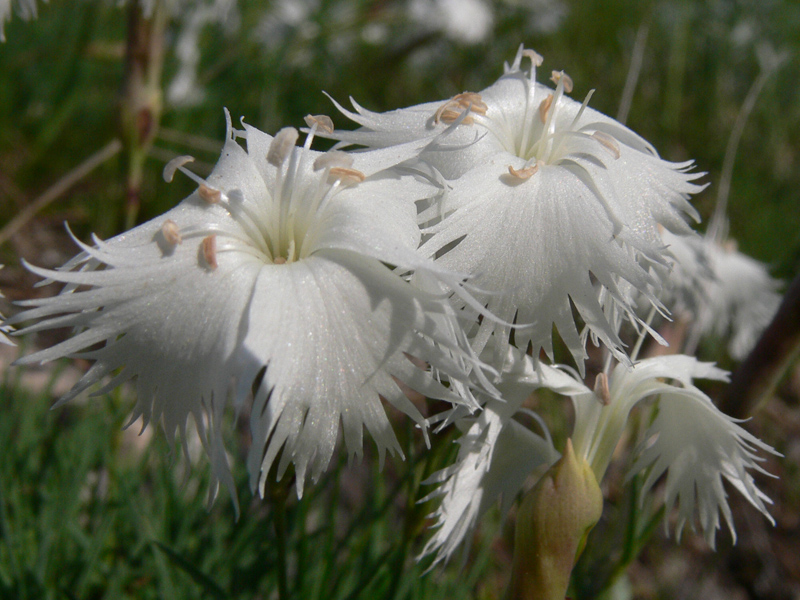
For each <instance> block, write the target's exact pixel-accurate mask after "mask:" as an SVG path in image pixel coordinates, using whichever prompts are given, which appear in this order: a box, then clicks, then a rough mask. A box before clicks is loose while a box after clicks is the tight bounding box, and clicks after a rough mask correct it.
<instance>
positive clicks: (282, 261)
mask: <svg viewBox="0 0 800 600" xmlns="http://www.w3.org/2000/svg"><path fill="white" fill-rule="evenodd" d="M272 263H273V264H275V265H285V264H286V259H285V258H284V257H283V256H279V257H278V258H276V259H275V260H273V261H272Z"/></svg>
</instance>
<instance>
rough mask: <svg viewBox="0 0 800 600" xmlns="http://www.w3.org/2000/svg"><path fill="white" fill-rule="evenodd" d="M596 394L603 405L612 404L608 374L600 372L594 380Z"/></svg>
mask: <svg viewBox="0 0 800 600" xmlns="http://www.w3.org/2000/svg"><path fill="white" fill-rule="evenodd" d="M594 395H595V396H596V397H597V399H598V400H600V403H601V404H602V405H603V406H608V405H609V404H611V391H610V390H609V389H608V376H607V375H606V374H605V373H598V374H597V377H596V378H595V380H594Z"/></svg>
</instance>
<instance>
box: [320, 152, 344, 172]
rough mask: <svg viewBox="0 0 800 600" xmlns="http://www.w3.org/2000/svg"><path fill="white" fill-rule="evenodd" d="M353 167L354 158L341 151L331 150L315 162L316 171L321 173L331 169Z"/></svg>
mask: <svg viewBox="0 0 800 600" xmlns="http://www.w3.org/2000/svg"><path fill="white" fill-rule="evenodd" d="M352 165H353V157H352V156H350V155H349V154H348V153H347V152H342V151H341V150H329V151H328V152H326V153H325V154H321V155H320V156H318V157H317V160H315V161H314V170H315V171H321V170H322V169H327V168H329V167H340V168H344V169H347V168H350V167H351V166H352Z"/></svg>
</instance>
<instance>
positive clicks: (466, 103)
mask: <svg viewBox="0 0 800 600" xmlns="http://www.w3.org/2000/svg"><path fill="white" fill-rule="evenodd" d="M452 101H453V102H456V103H457V104H458V106H459V107H460V108H468V109H469V110H470V112H474V113H475V114H478V115H485V114H486V111H487V110H489V106H488V105H487V104H486V103H485V102H484V101H483V99H482V98H481V95H480V94H478V93H476V92H463V93H461V94H457V95H455V96H453V98H452Z"/></svg>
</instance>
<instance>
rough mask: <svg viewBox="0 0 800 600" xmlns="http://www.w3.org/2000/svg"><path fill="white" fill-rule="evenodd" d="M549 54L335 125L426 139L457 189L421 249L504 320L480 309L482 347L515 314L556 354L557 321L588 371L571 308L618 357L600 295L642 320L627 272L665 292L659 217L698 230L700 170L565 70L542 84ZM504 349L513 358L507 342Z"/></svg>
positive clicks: (430, 156)
mask: <svg viewBox="0 0 800 600" xmlns="http://www.w3.org/2000/svg"><path fill="white" fill-rule="evenodd" d="M526 58H527V59H530V61H531V64H532V67H531V68H530V70H529V71H523V70H522V62H523V59H526ZM539 64H541V57H539V56H538V55H537V54H535V53H534V52H532V51H529V50H523V49H522V48H521V49H520V51H519V52H518V54H517V57H516V59H515V61H514V62H513V64H512V65H511V66H506V74H505V75H504V76H503V77H501V78H500V79H499V80H498V81H497V82H496V83H495V84H494V85H492V86H491V87H489V88H487V89H486V90H483V91H482V92H480V93H479V94H476V93H466V92H465V93H463V94H459V95H458V96H455V97H454V98H452V99H451V100H448V101H445V102H440V103H430V104H423V105H420V106H415V107H411V108H407V109H402V110H398V111H392V112H389V113H385V114H377V113H371V112H369V111H366V110H365V109H363V108H361V107H360V106H358V105H357V104H355V103H354V105H355V107H356V112H350V111H346V110H345V109H343V108H342V107H339V108H340V110H342V111H343V112H344V113H345V114H346V115H347V116H348V117H350V118H351V119H353V120H355V121H356V122H357V123H359V124H360V125H361V126H362V129H359V130H357V131H353V132H340V131H337V132H335V134H334V137H336V138H337V139H340V140H342V142H343V143H357V144H361V145H365V146H368V147H383V146H390V145H392V144H398V143H404V142H408V141H410V140H413V139H427V140H429V141H430V144H429V146H428V148H427V149H426V151H425V152H423V153H422V154H421V157H420V158H421V159H422V160H423V161H425V162H426V163H428V164H429V165H431V166H433V167H434V168H436V169H437V170H438V171H440V172H441V173H442V175H443V176H444V177H445V178H447V179H448V180H449V181H448V184H449V188H450V189H448V191H447V193H446V194H445V196H444V200H443V203H442V205H441V206H440V207H439V208H438V212H435V211H431V212H430V213H429V214H428V215H427V216H431V217H433V220H432V221H431V222H432V225H431V226H430V227H429V228H428V229H427V232H426V233H427V234H428V237H429V239H427V240H426V242H425V244H424V245H423V247H422V248H421V250H422V251H424V252H425V253H426V254H429V255H431V256H436V257H437V260H438V261H439V262H440V263H441V264H442V265H444V266H445V267H447V268H449V269H452V270H456V271H459V272H463V273H469V274H471V275H472V276H473V278H472V280H471V281H472V283H473V284H474V285H475V286H476V287H477V288H479V289H481V290H484V291H485V294H483V295H479V296H478V298H479V300H480V301H482V302H484V303H485V304H486V306H487V307H488V310H489V311H490V312H491V313H493V314H494V315H495V316H496V317H497V319H483V321H482V324H481V327H480V331H479V332H478V334H477V337H476V342H475V347H476V349H478V350H480V349H482V348H483V347H484V345H485V344H486V343H487V342H488V340H489V338H490V336H491V334H492V333H493V332H496V333H498V334H499V337H501V338H503V339H506V338H507V337H508V334H509V328H508V326H507V325H506V324H507V323H510V322H516V323H517V324H521V325H525V326H524V327H520V328H518V329H516V330H515V332H514V335H515V339H516V344H517V347H519V348H524V347H526V346H527V345H528V343H532V344H533V351H534V354H537V352H538V350H539V349H540V348H543V349H544V350H545V351H546V352H547V353H548V354H549V355H551V356H552V329H553V325H555V326H556V327H557V329H558V332H559V334H560V335H561V337H562V338H563V339H564V341H565V342H566V344H567V346H568V347H569V349H570V351H571V352H572V354H573V355H574V357H575V359H576V360H577V361H578V362H579V368H581V369H582V368H583V365H582V360H583V358H584V357H585V351H584V339H583V338H582V336H580V335H579V332H578V329H577V327H576V325H575V321H574V318H573V308H574V309H577V312H578V313H579V314H580V316H581V317H582V319H583V320H584V322H585V323H586V324H587V325H588V327H589V330H590V331H591V332H592V333H593V334H594V335H595V336H596V337H598V338H599V339H600V340H601V341H602V342H603V343H605V344H606V345H607V346H608V347H610V348H612V349H613V350H615V351H616V352H617V354H618V356H619V357H622V342H621V341H620V339H619V337H618V335H617V330H616V327H614V326H612V325H611V324H610V323H609V322H608V320H607V319H606V317H605V315H604V310H603V308H604V304H608V303H614V304H617V305H618V306H619V308H620V310H621V311H622V312H623V313H624V314H626V315H627V317H628V318H629V319H631V320H636V316H635V314H634V313H633V308H632V307H631V306H630V305H629V304H628V303H627V301H626V300H625V298H624V297H623V294H622V292H621V291H620V285H621V284H622V283H624V282H628V283H630V284H632V285H633V286H634V287H635V288H637V289H638V290H640V291H641V292H643V293H645V294H646V295H647V296H648V298H649V299H650V300H651V301H652V302H653V303H655V304H658V302H657V300H656V299H655V297H654V292H655V290H656V289H657V288H658V281H657V278H655V277H654V276H653V275H652V273H651V268H650V267H651V265H663V264H665V262H666V261H665V259H664V257H663V255H662V254H663V244H662V242H661V239H660V236H659V233H658V225H659V224H660V225H663V226H664V227H666V228H667V229H669V230H673V231H679V232H688V231H690V230H689V228H688V226H687V225H686V223H685V222H684V220H683V217H684V215H685V214H688V215H690V216H692V217H694V218H697V214H696V212H695V211H694V209H693V208H692V207H691V206H690V205H689V203H688V202H687V198H688V197H689V194H691V193H695V192H697V191H699V190H700V189H702V187H701V186H698V185H695V184H693V183H691V181H692V180H694V179H696V178H697V177H699V176H700V175H699V174H690V173H687V170H688V169H689V168H690V166H691V163H689V162H687V163H680V164H674V163H669V162H666V161H664V160H662V159H660V158H659V157H658V155H657V153H656V151H655V150H654V149H653V148H652V146H650V144H648V143H647V142H646V141H644V140H643V139H642V138H640V137H639V136H637V135H636V134H635V133H633V132H632V131H630V130H629V129H627V128H625V127H624V126H622V125H621V124H619V123H617V122H616V121H614V120H612V119H610V118H609V117H606V116H605V115H602V114H601V113H599V112H597V111H594V110H592V109H590V108H588V107H587V106H586V102H584V103H583V104H581V103H579V102H576V101H574V100H572V99H570V98H568V97H567V96H566V93H567V92H568V91H570V90H571V87H572V83H571V81H570V79H569V77H568V76H566V75H565V74H563V72H562V73H556V72H554V73H553V78H554V80H555V81H556V82H557V85H556V88H555V89H551V88H549V87H547V86H544V85H542V84H539V83H536V81H535V76H536V66H538V65H539ZM587 100H588V98H587ZM442 217H443V218H442ZM596 285H599V286H600V290H598V289H596ZM599 298H600V299H602V301H601V300H600V299H599ZM498 320H499V321H500V322H501V323H498ZM503 323H506V324H503ZM497 352H498V356H499V357H501V358H502V356H504V354H505V352H504V348H503V347H502V345H498V346H497Z"/></svg>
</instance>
